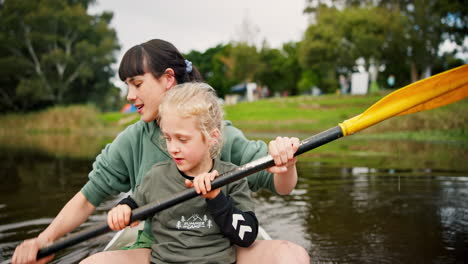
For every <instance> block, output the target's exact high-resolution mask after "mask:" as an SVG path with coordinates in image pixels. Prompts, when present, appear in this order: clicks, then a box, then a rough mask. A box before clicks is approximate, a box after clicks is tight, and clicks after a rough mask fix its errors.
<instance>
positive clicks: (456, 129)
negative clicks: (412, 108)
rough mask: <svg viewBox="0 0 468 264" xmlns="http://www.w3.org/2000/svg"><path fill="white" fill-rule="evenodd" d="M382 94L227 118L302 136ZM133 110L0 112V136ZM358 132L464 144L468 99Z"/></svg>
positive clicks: (79, 125)
mask: <svg viewBox="0 0 468 264" xmlns="http://www.w3.org/2000/svg"><path fill="white" fill-rule="evenodd" d="M382 97H383V95H382V94H380V95H370V96H339V95H325V96H318V97H312V96H294V97H292V96H291V97H281V98H270V99H265V100H259V101H255V102H241V103H238V104H236V105H228V106H225V111H226V117H225V118H226V119H227V120H230V121H232V122H233V123H234V125H235V126H236V127H238V128H240V129H242V130H243V131H244V132H245V133H248V134H258V135H264V136H265V137H274V136H275V135H298V136H307V135H313V134H315V133H318V132H321V131H323V130H326V129H328V128H331V127H333V126H336V125H337V124H338V123H340V122H342V121H344V120H346V119H348V118H351V117H353V116H356V115H358V114H360V113H362V112H363V111H365V110H366V109H367V108H368V107H370V106H371V105H372V104H373V103H375V102H376V101H378V100H379V99H381V98H382ZM138 119H139V116H138V114H123V113H119V112H108V113H100V112H99V111H98V110H97V109H96V108H95V107H92V106H82V105H79V106H68V107H53V108H50V109H47V110H44V111H41V112H36V113H28V114H7V115H2V116H0V136H8V135H11V134H15V135H19V134H38V133H39V134H43V133H46V134H49V133H53V134H57V133H58V134H89V135H92V134H103V133H104V134H108V135H112V134H117V133H118V132H119V131H121V130H122V129H123V128H125V127H126V126H127V125H129V124H131V123H133V122H135V121H137V120H138ZM359 134H363V135H365V136H366V137H373V138H382V139H392V138H395V139H414V140H422V141H425V140H428V141H434V140H435V141H445V140H449V141H461V142H464V143H468V100H466V99H465V100H462V101H459V102H456V103H454V104H451V105H448V106H444V107H441V108H437V109H433V110H429V111H424V112H420V113H415V114H410V115H406V116H401V117H394V118H391V119H389V120H386V121H384V122H382V123H381V124H378V125H375V126H373V127H370V128H368V129H366V130H364V131H362V132H360V133H359Z"/></svg>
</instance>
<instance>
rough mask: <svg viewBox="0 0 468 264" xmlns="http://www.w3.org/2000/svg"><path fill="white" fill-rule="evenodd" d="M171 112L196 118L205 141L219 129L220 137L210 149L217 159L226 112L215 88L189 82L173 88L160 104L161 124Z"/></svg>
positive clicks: (212, 155) (159, 118)
mask: <svg viewBox="0 0 468 264" xmlns="http://www.w3.org/2000/svg"><path fill="white" fill-rule="evenodd" d="M169 111H175V112H176V113H177V114H179V115H180V116H182V117H184V118H185V117H195V118H196V120H197V126H198V128H199V129H200V132H201V133H202V136H203V137H204V138H205V139H208V138H209V137H210V132H212V131H213V130H214V129H218V130H219V133H220V136H219V138H218V141H217V142H216V144H214V145H213V146H212V147H211V148H210V156H211V158H216V157H217V156H218V155H219V153H220V152H221V148H222V146H223V128H224V122H223V120H224V112H223V109H222V107H221V104H220V101H219V98H218V97H217V96H216V91H215V90H214V89H213V87H211V86H210V85H209V84H206V83H200V82H188V83H183V84H179V85H176V86H174V87H172V88H171V89H170V90H169V91H167V92H166V94H165V95H164V97H163V99H162V101H161V103H160V104H159V115H158V123H159V124H160V123H161V120H162V119H163V118H164V116H165V114H166V113H168V112H169Z"/></svg>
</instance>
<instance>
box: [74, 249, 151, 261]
mask: <svg viewBox="0 0 468 264" xmlns="http://www.w3.org/2000/svg"><path fill="white" fill-rule="evenodd" d="M150 252H151V250H150V249H148V248H138V249H130V250H115V251H106V252H99V253H96V254H94V255H91V256H89V257H87V258H85V259H83V260H82V261H81V262H80V264H91V263H93V264H94V263H115V264H118V263H122V264H123V263H145V264H146V263H149V262H150Z"/></svg>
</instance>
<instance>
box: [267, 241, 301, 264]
mask: <svg viewBox="0 0 468 264" xmlns="http://www.w3.org/2000/svg"><path fill="white" fill-rule="evenodd" d="M274 252H275V254H276V255H277V256H281V258H282V259H284V260H287V261H288V263H310V257H309V253H307V250H305V248H303V247H301V246H299V245H297V244H295V243H292V242H290V241H287V240H277V243H276V246H275V250H274ZM289 261H291V262H289Z"/></svg>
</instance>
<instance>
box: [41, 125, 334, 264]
mask: <svg viewBox="0 0 468 264" xmlns="http://www.w3.org/2000/svg"><path fill="white" fill-rule="evenodd" d="M342 136H343V132H342V131H341V128H340V127H339V126H336V127H333V128H330V129H328V130H326V131H323V132H321V133H319V134H317V135H314V136H311V137H309V138H307V139H305V140H303V141H302V142H301V145H300V146H299V149H298V150H297V151H296V153H295V154H294V155H295V156H297V155H300V154H302V153H304V152H307V151H309V150H312V149H314V148H317V147H320V146H322V145H324V144H326V143H328V142H331V141H333V140H335V139H338V138H340V137H342ZM273 165H275V162H274V160H273V158H272V157H271V156H270V155H268V156H265V157H263V158H260V159H257V160H254V161H252V162H249V163H247V164H245V165H242V166H240V167H238V168H236V169H234V170H232V171H229V172H226V173H223V174H222V175H220V176H219V177H217V178H216V179H215V180H214V181H213V182H212V183H211V186H212V189H216V188H219V187H221V186H224V185H226V184H228V183H231V182H234V181H237V180H239V179H242V178H244V177H246V176H248V175H251V174H253V173H256V172H259V171H261V170H264V169H267V168H269V167H272V166H273ZM197 196H199V194H197V193H196V192H195V190H194V189H193V188H191V189H187V190H185V191H182V192H179V193H177V194H175V195H174V196H173V197H171V198H169V199H167V200H165V201H162V202H159V201H155V202H152V203H149V204H147V205H145V206H142V207H140V208H137V209H135V210H133V211H132V217H131V219H130V222H134V221H137V220H142V219H146V218H148V217H150V216H152V215H154V214H155V213H157V212H160V211H162V210H164V209H167V208H169V207H172V206H174V205H176V204H179V203H181V202H184V201H186V200H189V199H192V198H194V197H197ZM109 231H111V229H110V228H109V226H108V225H107V223H104V224H100V225H98V226H94V227H90V228H87V229H84V230H82V231H80V232H77V233H75V234H73V235H70V236H69V237H67V238H65V239H62V240H59V241H57V242H55V243H53V244H52V245H50V246H48V247H45V248H41V249H40V250H39V251H38V253H37V259H40V258H43V257H45V256H48V255H51V254H53V253H55V252H57V251H59V250H62V249H65V248H67V247H70V246H73V245H76V244H78V243H80V242H82V241H85V240H87V239H89V238H93V237H96V236H99V235H102V234H105V233H107V232H109Z"/></svg>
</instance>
